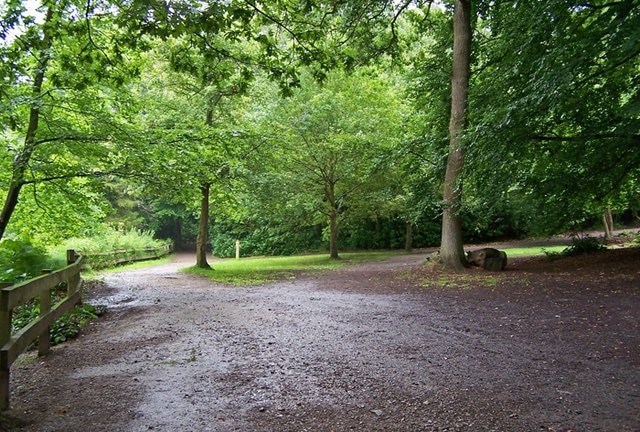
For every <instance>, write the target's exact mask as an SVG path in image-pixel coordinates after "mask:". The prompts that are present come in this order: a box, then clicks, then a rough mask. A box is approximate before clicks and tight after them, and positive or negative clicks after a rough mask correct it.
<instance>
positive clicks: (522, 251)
mask: <svg viewBox="0 0 640 432" xmlns="http://www.w3.org/2000/svg"><path fill="white" fill-rule="evenodd" d="M566 248H567V246H566V245H564V246H562V245H561V246H533V247H525V248H505V249H504V251H505V252H506V253H507V259H508V258H519V257H530V256H540V255H548V254H556V253H561V252H562V251H563V250H565V249H566Z"/></svg>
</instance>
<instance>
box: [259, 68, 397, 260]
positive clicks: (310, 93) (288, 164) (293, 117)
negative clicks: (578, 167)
mask: <svg viewBox="0 0 640 432" xmlns="http://www.w3.org/2000/svg"><path fill="white" fill-rule="evenodd" d="M278 105H279V106H278V108H277V110H275V111H273V112H272V113H271V114H270V116H269V118H268V121H267V122H266V123H265V124H264V126H263V130H271V131H273V130H276V131H279V134H278V135H279V136H273V135H272V134H270V135H271V136H270V140H271V145H270V148H275V149H276V151H275V152H274V154H273V167H275V169H276V170H277V171H278V172H280V173H281V176H280V178H279V181H280V182H281V183H280V184H281V186H280V188H281V189H283V190H285V191H287V194H288V195H289V197H288V198H287V200H288V201H290V202H292V203H293V202H298V203H300V205H302V206H304V207H305V208H307V209H308V213H307V214H308V215H307V220H306V221H303V223H305V224H315V223H317V222H318V221H319V219H318V215H321V216H322V217H323V218H325V219H324V220H325V221H326V222H324V224H325V226H326V227H327V230H328V231H327V233H328V240H329V253H330V256H331V257H332V258H338V257H339V247H338V230H339V227H340V225H341V223H342V222H343V221H344V220H345V218H347V217H349V215H359V216H362V215H364V214H369V215H373V214H375V212H376V209H375V208H374V206H375V203H376V201H375V200H371V199H370V198H371V196H372V195H375V194H376V193H380V191H381V190H382V189H383V188H385V187H387V185H386V184H385V182H389V180H390V175H389V174H388V169H389V168H390V166H391V165H390V158H389V153H390V151H389V150H390V149H391V148H393V147H394V146H395V145H396V144H397V141H398V139H399V137H400V136H401V133H400V126H401V118H402V115H403V106H402V104H401V103H400V101H399V99H398V94H397V93H396V91H395V89H394V88H393V85H392V81H391V80H389V78H388V77H384V76H380V77H376V76H375V75H374V74H373V73H367V72H363V73H357V74H355V75H353V76H346V75H345V74H343V73H338V72H332V73H329V74H328V77H327V81H326V83H325V84H324V85H322V86H318V85H317V84H316V83H315V82H314V81H313V80H312V79H310V78H309V77H305V78H304V79H303V80H302V87H301V89H300V90H297V91H295V92H294V95H293V96H292V97H291V98H289V99H286V100H282V101H281V102H280V103H279V104H278ZM270 188H273V185H270Z"/></svg>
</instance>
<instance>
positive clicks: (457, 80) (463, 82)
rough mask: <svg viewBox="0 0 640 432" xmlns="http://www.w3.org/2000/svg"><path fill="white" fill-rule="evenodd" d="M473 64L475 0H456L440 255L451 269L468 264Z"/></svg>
mask: <svg viewBox="0 0 640 432" xmlns="http://www.w3.org/2000/svg"><path fill="white" fill-rule="evenodd" d="M470 65H471V1H470V0H456V2H455V10H454V14H453V69H452V75H451V118H450V120H449V157H448V159H447V170H446V173H445V179H444V192H443V206H444V207H443V211H442V237H441V242H440V258H441V260H442V263H443V264H444V265H445V266H446V267H449V268H453V269H461V268H463V267H466V266H467V265H468V263H467V260H466V258H465V255H464V247H463V243H462V218H461V216H460V208H461V204H462V182H461V178H460V176H461V174H462V169H463V167H464V149H463V145H462V135H463V134H464V131H465V129H466V126H467V107H468V94H469V75H470Z"/></svg>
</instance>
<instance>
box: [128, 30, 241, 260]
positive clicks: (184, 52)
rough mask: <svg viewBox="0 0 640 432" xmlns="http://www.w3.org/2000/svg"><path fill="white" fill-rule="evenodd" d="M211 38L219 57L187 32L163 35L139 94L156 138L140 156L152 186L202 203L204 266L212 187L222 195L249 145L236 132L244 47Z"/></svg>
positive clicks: (200, 256)
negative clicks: (172, 37) (239, 51)
mask: <svg viewBox="0 0 640 432" xmlns="http://www.w3.org/2000/svg"><path fill="white" fill-rule="evenodd" d="M198 40H201V39H198ZM205 40H206V43H207V44H209V43H210V44H214V45H216V44H217V45H218V46H224V50H223V52H222V53H221V54H220V56H221V57H219V58H217V60H215V61H214V60H213V59H212V58H210V56H211V55H212V54H211V53H207V52H206V51H204V52H203V51H202V50H206V47H201V46H198V45H197V44H196V46H193V45H192V44H191V42H192V41H190V40H189V39H188V38H187V39H178V40H175V41H168V42H164V43H162V44H160V46H159V47H158V49H157V50H156V52H154V53H152V54H151V55H150V57H149V61H148V69H147V70H146V71H145V72H144V75H143V78H142V80H141V83H140V89H139V92H140V93H139V94H140V97H142V98H144V100H145V101H146V102H145V104H144V105H145V107H146V110H145V112H144V114H143V118H142V122H143V123H144V124H146V125H148V127H147V139H148V140H149V141H150V142H151V143H152V144H151V145H150V146H149V148H148V149H147V151H146V152H142V151H141V152H139V154H140V155H141V158H140V159H139V160H138V161H137V164H138V166H140V168H141V170H143V171H145V172H146V173H147V175H146V176H145V178H144V179H143V180H144V181H145V182H146V188H147V190H153V191H156V192H157V193H161V194H162V195H165V196H166V195H167V193H169V194H170V195H171V196H172V199H171V201H173V202H174V203H181V204H185V205H187V206H188V207H191V206H192V205H193V202H194V201H196V200H197V201H198V202H199V206H198V220H199V223H198V233H197V239H196V266H198V267H200V268H210V266H209V264H208V262H207V244H208V239H209V220H210V205H211V194H212V193H213V192H215V194H216V196H218V195H223V193H222V191H223V189H224V188H223V185H226V183H225V182H226V181H227V180H228V178H227V177H228V176H229V173H230V171H231V169H232V167H233V166H234V163H235V158H236V157H238V155H240V154H241V153H242V152H243V151H244V150H243V149H244V146H243V145H242V142H241V141H240V140H238V138H237V136H236V135H238V134H239V129H238V125H237V124H236V122H235V121H234V118H237V117H238V116H236V115H235V114H236V112H235V110H236V106H235V105H234V102H236V101H237V100H238V98H239V96H240V95H241V93H242V92H244V90H245V88H246V86H247V83H248V81H249V79H250V73H248V72H247V71H246V70H245V69H241V70H238V69H237V68H236V65H237V63H238V58H240V57H239V56H240V54H237V55H235V56H234V54H232V52H231V45H230V44H229V43H228V42H226V41H215V40H214V37H213V36H212V37H211V38H207V39H205ZM232 141H234V142H235V145H232V144H231V142H232ZM194 193H195V196H197V197H198V198H197V199H196V198H195V196H194ZM218 198H219V197H218Z"/></svg>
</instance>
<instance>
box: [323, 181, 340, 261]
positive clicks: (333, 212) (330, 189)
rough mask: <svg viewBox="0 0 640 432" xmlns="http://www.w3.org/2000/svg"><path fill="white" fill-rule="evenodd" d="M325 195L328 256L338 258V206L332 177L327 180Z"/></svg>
mask: <svg viewBox="0 0 640 432" xmlns="http://www.w3.org/2000/svg"><path fill="white" fill-rule="evenodd" d="M325 195H326V199H327V203H328V204H329V256H330V257H331V259H339V258H340V256H339V255H338V208H337V204H336V196H335V183H334V182H333V180H332V178H331V179H329V180H328V181H327V184H326V189H325Z"/></svg>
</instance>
